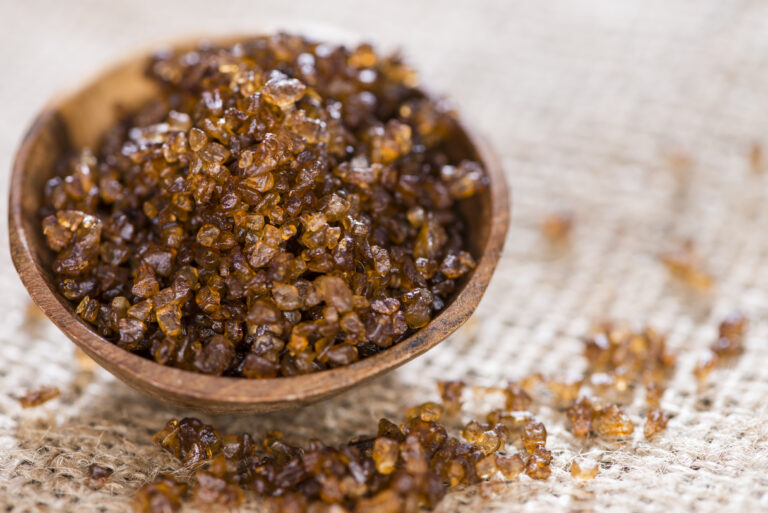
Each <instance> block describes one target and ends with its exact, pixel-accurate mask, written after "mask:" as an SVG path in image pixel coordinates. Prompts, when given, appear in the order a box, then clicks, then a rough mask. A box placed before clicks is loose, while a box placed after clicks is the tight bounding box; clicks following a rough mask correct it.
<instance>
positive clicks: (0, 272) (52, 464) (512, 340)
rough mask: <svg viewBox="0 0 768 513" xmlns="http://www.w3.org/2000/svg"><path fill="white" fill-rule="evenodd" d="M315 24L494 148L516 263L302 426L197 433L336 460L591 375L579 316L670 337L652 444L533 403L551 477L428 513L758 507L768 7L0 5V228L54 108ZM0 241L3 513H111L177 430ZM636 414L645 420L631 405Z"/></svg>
mask: <svg viewBox="0 0 768 513" xmlns="http://www.w3.org/2000/svg"><path fill="white" fill-rule="evenodd" d="M308 25H310V26H313V27H317V26H320V27H322V26H325V25H330V26H332V27H335V28H334V30H336V29H339V30H342V31H351V32H352V33H356V34H360V35H362V36H363V37H365V38H367V39H370V40H372V41H374V42H377V43H379V44H382V45H384V46H387V47H398V46H399V47H402V48H403V49H404V51H405V53H406V55H407V56H408V58H409V60H410V61H411V62H412V63H413V64H414V65H415V66H416V67H417V68H418V69H419V70H421V76H422V78H423V81H424V82H426V83H428V84H430V85H431V87H432V88H433V89H435V90H439V91H443V92H445V93H446V94H447V95H448V96H449V98H451V99H452V100H453V102H454V104H455V105H457V107H458V108H459V110H460V111H461V112H462V114H463V116H464V117H466V118H467V119H469V120H470V121H472V122H473V123H474V124H475V125H477V126H478V127H480V129H481V130H482V131H484V132H485V133H486V134H488V136H489V137H490V138H491V140H492V142H493V145H494V146H495V148H496V150H497V151H498V153H499V154H500V156H501V157H502V160H503V164H504V168H505V171H506V173H507V175H508V179H509V183H510V184H511V186H512V191H513V192H512V198H513V200H512V201H513V220H512V226H511V229H510V231H509V237H508V240H507V244H506V249H505V252H504V255H503V257H502V259H501V262H500V264H499V267H498V270H497V272H496V274H495V277H494V279H493V281H492V284H491V287H490V288H489V290H488V292H487V295H486V297H485V299H484V301H483V302H482V305H481V307H480V308H479V309H478V311H477V313H476V314H475V315H474V317H473V318H472V320H471V321H470V323H469V324H468V325H467V326H465V327H464V328H462V329H461V330H460V331H459V332H458V333H457V334H456V335H454V336H453V337H451V338H450V339H449V340H447V341H446V342H444V343H443V344H441V345H440V346H439V347H438V348H436V349H434V350H433V351H431V352H430V353H428V354H427V355H425V356H423V357H421V358H419V359H417V360H416V361H413V362H412V363H410V364H408V365H405V366H404V367H402V368H401V369H399V370H398V371H396V372H394V373H392V374H390V375H388V376H385V377H382V378H380V379H378V380H376V381H374V382H373V383H371V384H369V385H367V386H364V387H361V388H359V389H357V390H354V391H352V392H349V393H346V394H344V395H342V396H339V397H337V398H335V399H332V400H329V401H326V402H323V403H320V404H316V405H313V406H310V407H307V408H304V409H302V410H298V411H289V412H278V413H273V414H266V415H251V416H244V417H218V418H212V417H206V416H203V418H204V419H206V420H209V421H212V422H213V423H214V424H215V425H216V426H217V427H219V428H220V429H222V430H227V431H238V430H244V431H249V432H254V433H256V434H263V432H264V431H265V430H266V429H281V430H283V431H284V432H285V433H286V435H287V437H288V438H289V439H290V440H292V441H297V442H303V441H306V439H307V438H310V437H319V438H322V439H325V440H328V441H330V442H340V441H342V440H344V439H347V438H348V437H350V436H353V435H357V434H363V433H368V432H371V431H373V430H375V425H376V421H377V419H378V418H379V417H381V416H389V417H390V418H399V416H401V415H402V413H403V411H404V408H406V407H407V406H408V405H411V404H415V403H416V402H422V401H424V400H426V399H434V398H435V397H436V394H435V388H434V381H435V380H436V379H443V378H463V379H467V380H470V381H474V382H477V383H485V384H492V383H501V382H503V381H504V380H505V379H516V378H520V377H523V376H524V375H526V374H529V373H531V372H536V371H539V372H544V373H552V372H560V371H569V370H571V371H579V370H581V368H582V366H583V362H582V360H581V357H580V353H581V346H582V344H581V342H580V340H579V337H580V336H581V335H583V334H584V333H585V331H586V330H587V328H588V326H589V324H590V322H591V321H594V320H599V319H602V318H605V317H620V318H626V319H629V320H633V321H637V322H641V323H650V324H651V325H653V326H655V327H656V328H658V329H659V330H661V331H663V332H666V333H668V334H669V335H670V344H671V345H672V347H673V348H674V349H676V350H678V351H679V352H680V357H679V365H678V372H677V374H676V375H675V377H674V379H673V380H672V383H671V385H670V388H669V390H668V391H667V392H666V394H665V395H664V398H663V402H662V406H663V408H664V410H665V411H667V412H668V413H669V414H670V415H671V416H672V419H671V420H670V423H669V427H668V429H667V430H666V431H665V432H663V433H662V434H660V435H659V436H657V437H656V438H654V439H653V440H652V441H645V440H643V439H642V433H641V431H642V430H641V429H638V430H637V432H636V433H635V436H634V437H632V438H630V439H629V440H627V441H625V442H607V441H600V440H587V441H582V440H578V439H575V438H574V437H573V436H572V435H571V434H570V432H569V431H568V430H567V429H566V425H567V422H566V420H565V419H564V416H563V415H562V413H561V412H559V411H557V410H555V409H552V408H549V407H548V406H546V405H542V406H540V407H539V409H538V410H537V411H536V414H537V416H539V417H541V418H542V419H544V420H545V423H546V425H547V428H548V430H549V432H550V442H549V446H550V448H551V449H552V450H553V453H554V455H555V460H554V471H553V474H552V477H551V479H549V480H548V481H545V482H535V481H532V480H530V479H528V478H527V477H521V478H520V479H519V480H517V481H515V482H512V483H510V484H507V485H485V486H478V487H470V488H466V489H463V490H458V491H452V492H451V493H449V495H448V496H447V497H446V499H445V500H444V501H443V502H442V503H441V505H440V506H439V507H438V511H441V512H454V511H455V512H464V511H467V512H469V511H481V510H486V511H584V512H587V511H595V512H602V511H637V512H646V511H663V510H665V511H669V512H678V511H758V510H766V509H767V508H768V406H766V405H767V404H768V401H766V396H768V347H767V345H766V343H765V340H766V335H768V322H767V320H766V314H768V266H765V265H763V264H764V262H765V260H766V257H768V237H767V235H768V233H767V232H768V204H766V200H768V183H767V182H766V180H768V173H765V174H762V175H759V174H756V173H753V172H752V171H751V170H750V166H749V160H748V151H749V148H750V146H751V145H752V144H753V143H760V142H762V143H764V144H768V137H766V135H767V134H768V115H766V113H768V2H766V1H763V0H730V1H717V0H690V1H686V0H621V1H617V0H548V1H546V2H531V1H525V0H499V1H496V2H493V1H490V0H482V1H481V0H475V1H472V2H446V1H436V0H429V1H413V0H388V1H386V2H344V1H342V0H330V1H324V2H315V1H305V0H293V1H291V2H276V1H272V2H264V1H240V0H238V1H228V2H201V1H196V0H194V1H175V2H157V1H149V0H147V1H141V2H104V1H97V0H85V1H77V2H74V1H71V2H54V1H51V2H42V1H40V0H25V1H18V2H17V1H12V0H0V48H1V49H2V52H1V53H0V69H1V70H2V79H1V80H0V112H2V115H1V116H0V173H2V176H1V177H0V188H1V189H0V210H2V211H3V212H6V210H7V198H6V195H7V178H6V175H7V173H8V172H9V169H10V166H11V162H12V158H13V152H14V149H15V147H16V145H17V143H18V141H19V140H20V138H21V136H22V134H23V132H24V130H25V129H26V127H27V126H28V125H29V123H30V122H31V120H32V118H33V116H34V114H35V113H36V112H37V111H38V110H39V109H40V108H41V106H42V105H43V104H44V102H46V101H47V100H48V99H49V98H50V97H51V96H52V95H53V94H54V93H56V92H58V91H60V90H62V89H66V88H67V87H73V86H76V85H77V84H78V82H79V81H81V80H83V79H84V78H87V77H88V76H89V74H92V73H94V72H95V71H98V70H99V69H100V68H102V67H103V66H105V65H107V64H108V63H110V61H112V60H114V59H116V58H119V57H121V56H123V55H126V54H127V53H129V52H131V51H132V50H134V49H137V48H138V49H142V48H146V47H147V45H148V43H152V42H155V41H162V40H167V39H169V38H171V39H172V38H173V37H176V36H182V37H183V36H189V35H195V34H201V33H204V34H216V33H226V32H227V31H232V32H239V33H242V32H258V31H259V30H260V29H262V28H263V27H274V26H277V27H283V28H285V29H288V30H291V29H298V30H300V29H302V27H306V26H308ZM686 160H688V161H689V165H682V164H684V161H686ZM558 208H571V209H573V211H574V212H575V214H576V219H577V222H576V226H575V230H574V233H573V237H572V242H571V244H570V245H567V246H566V247H553V246H551V245H550V244H548V243H547V242H546V241H545V240H544V239H543V238H542V236H541V234H540V232H539V230H538V225H539V223H540V222H541V220H542V219H543V217H544V216H545V215H546V214H547V213H548V212H550V211H552V210H555V209H558ZM0 232H2V233H0V244H1V245H2V251H0V280H1V282H0V287H2V294H0V326H2V330H0V506H2V511H7V512H14V513H20V512H26V511H77V512H90V511H99V512H117V511H125V510H127V509H128V507H129V506H128V505H129V503H130V500H131V497H132V496H133V494H134V493H135V491H136V489H137V488H138V487H139V486H141V485H142V484H143V483H144V482H146V481H147V480H148V479H151V478H152V477H153V476H154V475H155V474H156V473H157V472H159V471H169V470H173V469H175V468H176V464H175V462H174V461H173V459H172V458H170V457H169V456H167V455H165V454H163V453H162V452H161V451H160V450H159V449H158V448H156V447H154V446H153V445H152V443H151V440H150V436H151V433H153V432H154V431H156V430H157V429H159V428H160V427H161V426H163V424H164V423H165V421H166V420H168V419H169V418H170V417H172V416H180V415H185V414H188V413H189V412H185V411H180V410H175V409H173V408H169V407H167V406H165V405H163V404H160V403H158V402H155V401H153V400H150V399H148V398H146V397H144V396H142V395H140V394H138V393H137V392H134V391H133V390H131V389H130V388H128V387H127V386H125V385H123V384H122V383H120V382H118V381H116V380H115V379H114V378H112V377H111V376H110V375H108V374H107V373H106V372H103V371H101V370H97V371H96V372H94V373H91V372H87V371H84V370H78V366H77V365H76V360H75V356H74V352H73V347H74V346H73V345H72V344H71V343H70V342H69V341H68V340H67V339H66V338H65V337H64V336H63V335H61V334H60V333H59V332H58V331H57V330H56V328H54V327H53V326H52V325H51V324H50V323H49V322H48V321H47V320H35V316H34V315H32V316H30V315H29V314H28V313H27V305H28V301H29V300H28V296H27V294H26V292H25V290H24V289H23V287H22V285H21V283H20V281H19V279H18V278H17V276H16V273H15V271H14V269H13V266H12V264H11V261H10V257H9V254H8V251H7V244H8V243H7V229H6V226H5V223H2V227H1V228H0ZM686 237H690V238H692V239H693V240H694V241H695V243H696V247H697V249H698V251H699V252H700V254H701V255H702V257H703V258H704V261H705V262H706V265H707V266H708V267H709V269H710V270H711V271H712V272H713V274H714V275H715V276H716V278H717V285H716V288H715V290H714V291H713V292H712V293H711V294H709V295H701V294H696V293H691V292H690V291H689V290H687V289H686V287H684V286H681V285H680V284H679V283H677V282H675V281H674V280H673V279H672V278H670V276H669V275H668V273H667V272H666V270H665V269H664V268H663V267H662V266H661V265H660V264H659V262H658V260H657V254H658V253H659V252H660V251H662V250H663V249H665V248H667V247H669V245H670V244H674V243H675V242H676V241H679V240H681V239H682V238H686ZM732 309H741V310H742V311H744V312H745V313H746V314H747V315H748V316H749V318H750V320H751V321H752V322H751V327H750V331H749V337H748V339H747V342H746V346H747V350H746V354H745V355H744V356H743V357H742V358H740V359H739V360H738V361H737V362H735V364H734V365H732V366H731V367H730V368H727V369H721V370H716V371H715V372H714V374H713V376H712V379H711V380H710V384H709V385H707V386H705V387H697V385H696V383H695V381H694V380H693V378H692V376H691V369H692V367H693V365H694V362H695V360H696V357H697V355H698V354H699V352H700V351H701V350H703V349H704V348H705V347H707V346H708V345H709V344H710V343H711V341H712V339H713V337H714V336H715V334H716V325H717V322H718V321H719V320H720V319H721V318H722V316H723V315H725V314H726V313H728V312H729V311H731V310H732ZM40 385H54V386H58V387H59V388H60V389H61V390H62V397H61V398H60V399H58V400H55V401H52V402H50V403H48V404H46V405H44V406H42V407H40V408H36V409H31V410H22V409H21V408H20V407H19V405H18V403H17V401H16V399H15V397H16V396H18V395H19V394H21V393H23V391H24V390H25V389H27V388H34V387H37V386H40ZM638 401H640V400H639V399H638ZM638 404H640V402H638ZM631 411H632V412H633V414H634V415H635V417H634V418H635V421H636V423H637V424H638V426H641V425H642V423H641V418H640V417H639V416H638V415H637V414H638V413H639V412H640V407H639V406H638V407H636V408H634V409H632V410H631ZM579 453H581V454H586V455H589V456H590V457H593V458H595V459H597V460H598V461H599V462H600V464H601V469H600V475H599V476H598V477H597V479H595V480H594V481H592V482H588V483H579V482H577V481H574V480H573V479H572V478H571V477H570V475H569V474H568V466H569V464H570V461H571V459H572V458H573V456H574V455H575V454H579ZM92 462H97V463H99V464H102V465H106V466H109V467H111V468H113V469H115V473H114V475H113V476H112V477H111V478H110V479H109V480H108V484H107V485H106V486H105V487H104V488H103V489H102V490H100V491H92V490H90V489H88V488H87V487H86V485H85V473H86V467H87V466H88V465H89V464H90V463H92ZM193 509H194V508H193V507H191V506H190V507H189V509H188V510H189V511H191V510H193ZM255 510H256V506H254V505H248V506H245V507H243V511H255Z"/></svg>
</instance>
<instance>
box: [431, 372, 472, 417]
mask: <svg viewBox="0 0 768 513" xmlns="http://www.w3.org/2000/svg"><path fill="white" fill-rule="evenodd" d="M464 387H465V385H464V382H463V381H458V380H457V381H438V382H437V388H438V391H439V392H440V398H441V399H442V401H443V407H444V408H445V411H446V412H448V413H456V412H458V411H459V410H461V404H462V393H463V392H464Z"/></svg>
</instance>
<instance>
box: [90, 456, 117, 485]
mask: <svg viewBox="0 0 768 513" xmlns="http://www.w3.org/2000/svg"><path fill="white" fill-rule="evenodd" d="M111 475H112V469H108V468H106V467H102V466H101V465H98V464H96V463H91V464H90V465H88V486H89V487H90V488H93V489H94V490H98V489H99V488H102V487H103V486H104V484H106V481H107V478H109V476H111Z"/></svg>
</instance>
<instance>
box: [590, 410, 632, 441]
mask: <svg viewBox="0 0 768 513" xmlns="http://www.w3.org/2000/svg"><path fill="white" fill-rule="evenodd" d="M592 429H594V431H595V433H597V434H598V435H600V436H605V437H614V436H627V435H631V434H632V433H633V432H634V430H635V425H634V423H633V422H632V419H630V418H629V415H627V413H626V412H625V411H624V410H623V409H622V408H621V407H620V406H618V405H615V404H609V405H607V406H604V407H602V408H600V409H598V410H596V411H595V414H594V416H593V418H592Z"/></svg>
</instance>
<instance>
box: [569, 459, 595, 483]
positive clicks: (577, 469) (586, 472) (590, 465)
mask: <svg viewBox="0 0 768 513" xmlns="http://www.w3.org/2000/svg"><path fill="white" fill-rule="evenodd" d="M597 471H598V465H597V462H595V461H592V460H588V459H586V458H574V459H573V461H572V462H571V475H572V476H573V477H575V478H576V479H582V480H589V479H594V478H595V476H596V475H597Z"/></svg>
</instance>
